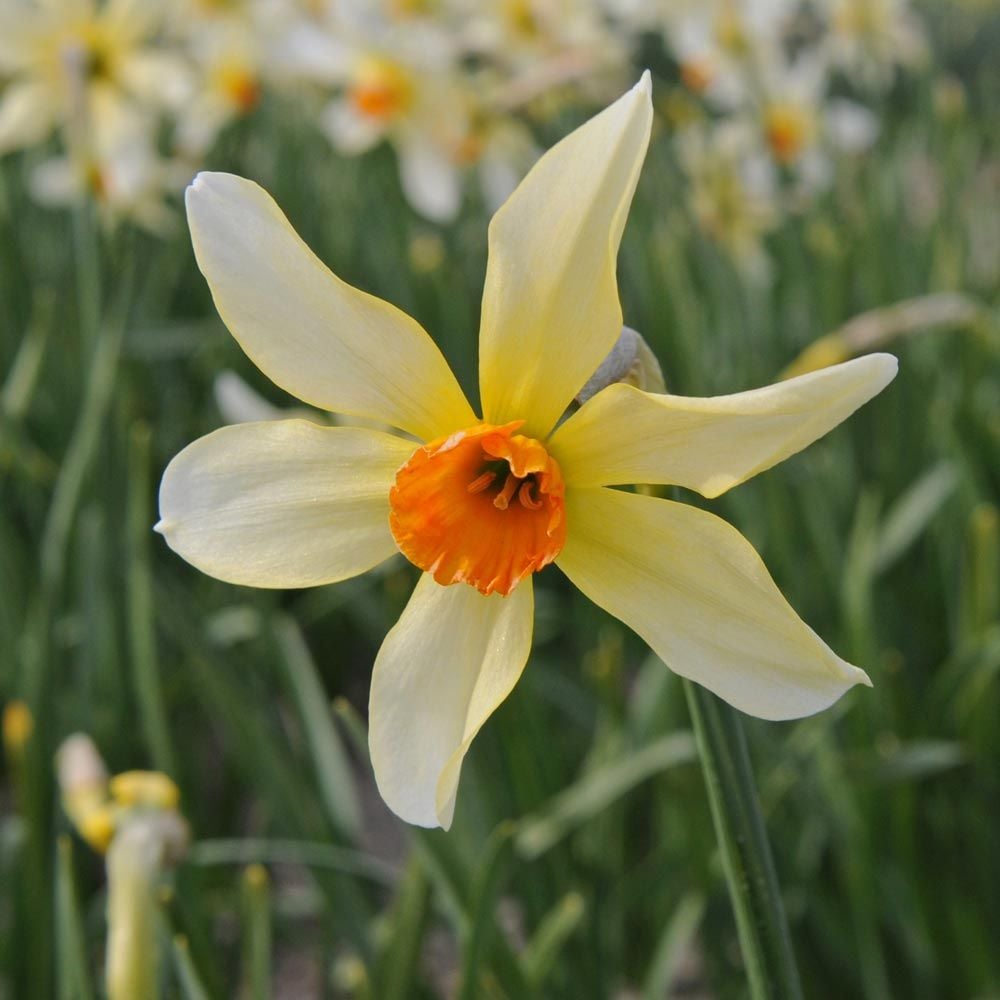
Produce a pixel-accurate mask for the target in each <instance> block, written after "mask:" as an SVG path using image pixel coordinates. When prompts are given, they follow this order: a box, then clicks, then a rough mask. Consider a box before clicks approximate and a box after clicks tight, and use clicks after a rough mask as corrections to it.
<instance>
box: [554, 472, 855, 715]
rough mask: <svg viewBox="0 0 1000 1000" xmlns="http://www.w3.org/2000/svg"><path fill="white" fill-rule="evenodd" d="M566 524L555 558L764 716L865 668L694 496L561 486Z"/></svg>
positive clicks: (819, 697) (676, 662)
mask: <svg viewBox="0 0 1000 1000" xmlns="http://www.w3.org/2000/svg"><path fill="white" fill-rule="evenodd" d="M566 508H567V509H566V514H567V519H568V521H569V525H570V530H569V534H568V536H567V540H566V546H565V548H564V549H563V551H562V554H561V555H560V556H559V558H558V559H557V560H556V565H558V566H559V567H560V568H561V569H562V570H563V571H564V572H565V573H566V575H567V576H568V577H569V578H570V580H572V581H573V583H575V584H576V585H577V587H579V588H580V590H582V591H583V593H584V594H586V595H587V596H588V597H589V598H590V599H591V600H592V601H593V602H594V603H595V604H598V605H600V606H601V607H602V608H604V609H605V610H606V611H609V612H610V613H611V614H613V615H614V616H615V617H616V618H619V619H621V621H623V622H624V623H625V624H626V625H628V626H629V627H630V628H632V629H633V630H634V631H635V632H636V633H637V634H638V635H639V636H641V637H642V638H643V639H644V640H645V641H646V642H647V643H648V644H649V647H650V648H651V649H652V650H653V652H654V653H656V655H657V656H659V657H660V658H661V659H662V660H663V661H664V663H666V664H667V665H668V666H669V667H670V668H671V669H672V670H674V671H676V672H677V673H679V674H681V675H682V676H684V677H689V678H690V679H691V680H693V681H697V682H698V683H699V684H703V685H704V686H705V687H707V688H708V689H709V690H711V691H714V692H715V693H716V694H717V695H719V697H721V698H724V699H725V700H726V701H728V702H729V703H730V704H731V705H733V706H735V707H736V708H738V709H740V711H743V712H747V713H749V714H750V715H755V716H758V717H759V718H762V719H797V718H800V717H802V716H806V715H812V714H813V713H814V712H818V711H820V710H821V709H823V708H826V707H827V706H828V705H830V704H831V703H832V702H834V701H836V700H837V699H838V698H839V697H840V696H841V695H842V694H843V693H844V692H845V691H846V690H847V689H848V688H850V687H851V686H852V685H854V684H870V683H871V682H870V681H869V680H868V677H867V675H866V674H865V672H864V671H863V670H859V669H858V668H857V667H853V666H851V664H849V663H847V662H846V661H844V660H842V659H841V658H840V657H839V656H837V654H836V653H834V652H833V651H832V650H831V649H830V648H829V647H828V646H827V645H826V644H825V643H824V642H823V640H822V639H820V638H819V636H817V635H816V633H815V632H814V631H813V630H812V629H811V628H810V627H809V626H808V625H806V623H805V622H803V621H802V619H801V618H799V616H798V615H797V614H796V613H795V612H794V611H793V610H792V608H791V606H790V605H789V604H788V602H787V601H786V600H785V599H784V597H782V595H781V592H780V591H779V590H778V588H777V586H775V583H774V581H773V580H772V579H771V577H770V575H769V574H768V572H767V569H766V568H765V566H764V564H763V562H762V561H761V559H760V556H758V555H757V553H756V552H755V551H754V549H753V547H752V546H751V545H750V543H749V542H748V541H747V540H746V539H745V538H744V537H743V536H742V535H741V534H740V533H739V532H738V531H737V530H736V529H735V528H733V527H732V526H731V525H729V524H727V523H726V522H725V521H723V520H721V519H720V518H718V517H716V516H715V515H714V514H709V513H707V512H706V511H703V510H699V509H697V508H696V507H690V506H688V505H686V504H679V503H673V502H672V501H669V500H659V499H656V498H654V497H646V496H640V495H637V494H633V493H623V492H621V491H619V490H610V489H604V488H597V489H567V491H566Z"/></svg>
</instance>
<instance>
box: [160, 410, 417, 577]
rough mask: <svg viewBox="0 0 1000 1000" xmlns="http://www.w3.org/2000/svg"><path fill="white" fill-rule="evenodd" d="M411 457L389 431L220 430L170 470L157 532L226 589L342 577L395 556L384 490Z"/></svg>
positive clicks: (269, 425) (292, 424)
mask: <svg viewBox="0 0 1000 1000" xmlns="http://www.w3.org/2000/svg"><path fill="white" fill-rule="evenodd" d="M412 451H413V443H412V442H411V441H404V440H403V439H402V438H397V437H395V436H393V435H391V434H384V433H382V432H380V431H371V430H366V429H362V428H355V427H351V428H347V427H320V426H319V425H318V424H314V423H311V422H309V421H306V420H278V421H267V422H264V423H255V424H237V425H234V426H230V427H223V428H221V429H220V430H217V431H214V432H213V433H211V434H208V435H206V436H205V437H203V438H200V439H199V440H197V441H195V442H194V443H193V444H190V445H188V447H187V448H185V449H184V450H183V451H182V452H181V453H180V454H179V455H177V456H176V457H175V458H174V459H173V461H171V463H170V464H169V465H168V466H167V469H166V471H165V472H164V474H163V481H162V483H161V484H160V518H161V520H160V523H159V524H157V526H156V530H157V531H159V532H161V533H162V534H163V536H164V537H165V538H166V540H167V544H168V545H169V546H170V547H171V548H172V549H173V550H174V551H175V552H176V553H177V554H178V555H180V556H181V557H183V558H184V559H186V560H187V561H188V562H189V563H191V564H192V565H193V566H196V567H197V568H198V569H200V570H201V571H202V572H204V573H208V574H209V575H210V576H214V577H217V578H218V579H220V580H226V581H228V582H229V583H238V584H244V585H246V586H251V587H311V586H315V585H317V584H323V583H334V582H335V581H337V580H345V579H347V578H348V577H352V576H357V575H358V574H359V573H364V572H365V571H366V570H368V569H371V568H372V567H373V566H376V565H378V563H380V562H382V561H383V560H384V559H387V558H388V557H389V556H391V555H392V554H393V553H394V552H396V545H395V542H394V541H393V539H392V535H391V533H390V531H389V488H390V486H391V485H392V482H393V479H394V478H395V475H396V471H397V470H398V469H399V467H400V466H401V465H402V464H403V463H404V462H405V461H406V460H407V458H409V456H410V454H411V453H412Z"/></svg>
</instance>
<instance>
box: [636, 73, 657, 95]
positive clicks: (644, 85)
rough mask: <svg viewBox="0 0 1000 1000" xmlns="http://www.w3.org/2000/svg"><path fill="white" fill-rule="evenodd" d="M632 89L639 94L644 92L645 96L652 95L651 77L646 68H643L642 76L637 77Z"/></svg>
mask: <svg viewBox="0 0 1000 1000" xmlns="http://www.w3.org/2000/svg"><path fill="white" fill-rule="evenodd" d="M632 89H633V90H634V91H636V92H637V93H639V94H645V95H646V96H647V97H652V95H653V78H652V76H651V75H650V73H649V70H648V69H644V70H643V71H642V76H640V77H639V82H638V83H637V84H636V85H635V86H634V87H633V88H632Z"/></svg>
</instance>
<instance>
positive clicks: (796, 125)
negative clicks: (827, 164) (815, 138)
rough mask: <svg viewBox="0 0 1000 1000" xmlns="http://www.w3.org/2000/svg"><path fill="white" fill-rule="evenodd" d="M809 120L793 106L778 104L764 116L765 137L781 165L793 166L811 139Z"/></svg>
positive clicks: (772, 153)
mask: <svg viewBox="0 0 1000 1000" xmlns="http://www.w3.org/2000/svg"><path fill="white" fill-rule="evenodd" d="M809 125H810V123H809V119H808V118H807V117H806V115H805V113H804V112H803V111H802V110H801V109H799V108H796V107H794V106H793V105H784V104H776V105H774V106H772V107H771V108H769V109H768V110H767V112H766V114H765V116H764V135H765V136H766V138H767V144H768V146H770V147H771V155H772V156H774V158H775V159H776V160H777V161H778V162H779V163H781V164H784V165H785V166H789V165H791V164H793V163H794V162H795V161H796V160H797V159H798V158H799V155H800V154H801V152H802V149H803V147H804V146H805V144H806V142H807V141H808V139H809Z"/></svg>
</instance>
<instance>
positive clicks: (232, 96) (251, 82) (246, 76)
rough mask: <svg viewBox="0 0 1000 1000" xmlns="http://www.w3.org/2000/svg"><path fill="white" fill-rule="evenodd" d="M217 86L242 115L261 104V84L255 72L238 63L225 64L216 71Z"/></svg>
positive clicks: (215, 80)
mask: <svg viewBox="0 0 1000 1000" xmlns="http://www.w3.org/2000/svg"><path fill="white" fill-rule="evenodd" d="M214 82H215V85H216V86H217V87H218V89H219V90H220V91H222V93H223V95H224V96H225V97H226V99H227V100H229V101H230V102H231V103H232V104H233V105H234V106H235V108H236V109H237V110H238V111H239V112H241V113H242V114H248V113H249V112H251V111H253V109H254V108H255V107H257V104H258V103H259V102H260V82H259V81H258V79H257V77H256V75H255V74H254V72H253V71H252V70H251V69H249V68H248V67H246V66H243V65H241V64H240V63H238V62H224V63H222V64H221V65H220V66H219V67H218V68H217V69H216V71H215V79H214Z"/></svg>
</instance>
